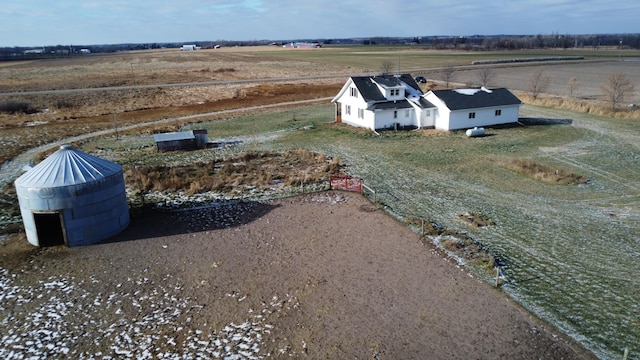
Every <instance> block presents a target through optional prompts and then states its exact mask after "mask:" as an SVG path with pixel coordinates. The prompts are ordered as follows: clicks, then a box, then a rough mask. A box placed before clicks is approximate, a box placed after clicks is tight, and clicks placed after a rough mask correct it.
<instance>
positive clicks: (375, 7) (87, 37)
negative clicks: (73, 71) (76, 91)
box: [0, 0, 640, 46]
mask: <svg viewBox="0 0 640 360" xmlns="http://www.w3.org/2000/svg"><path fill="white" fill-rule="evenodd" d="M639 20H640V2H639V1H638V0H618V1H609V0H504V1H503V0H500V1H498V0H446V1H445V0H342V1H335V0H324V1H313V0H311V1H309V0H180V1H177V0H171V1H170V0H2V3H1V4H0V46H44V45H58V44H60V45H68V44H75V45H83V44H84V45H91V44H119V43H153V42H188V41H206V40H211V41H215V40H288V39H301V38H311V39H319V38H326V39H331V38H353V37H356V38H362V37H373V36H390V37H395V36H428V35H498V34H509V35H521V34H525V35H538V34H553V33H557V34H604V33H638V32H640V26H639V25H638V22H639Z"/></svg>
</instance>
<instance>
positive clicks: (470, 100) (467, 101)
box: [432, 88, 522, 111]
mask: <svg viewBox="0 0 640 360" xmlns="http://www.w3.org/2000/svg"><path fill="white" fill-rule="evenodd" d="M432 92H433V94H435V95H436V96H437V97H438V98H440V100H442V101H443V102H444V103H445V104H446V105H447V107H448V108H449V109H450V110H452V111H455V110H462V109H477V108H484V107H496V106H505V105H519V104H522V101H520V99H518V98H517V97H516V96H515V95H513V94H512V93H511V92H510V91H509V90H507V89H505V88H498V89H491V90H489V91H486V89H485V90H482V89H458V90H432Z"/></svg>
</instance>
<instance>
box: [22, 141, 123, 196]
mask: <svg viewBox="0 0 640 360" xmlns="http://www.w3.org/2000/svg"><path fill="white" fill-rule="evenodd" d="M121 171H122V167H121V166H120V165H118V164H116V163H113V162H111V161H108V160H105V159H102V158H99V157H96V156H93V155H89V154H87V153H85V152H82V151H79V150H76V149H74V148H72V147H71V146H69V145H62V146H61V147H60V149H59V150H58V151H56V152H55V153H53V154H51V155H50V156H49V157H47V158H46V159H45V160H43V161H42V162H40V163H39V164H38V165H36V166H34V167H33V168H32V169H30V170H29V171H27V172H26V173H24V174H22V175H21V176H20V177H19V178H18V179H16V181H15V185H16V187H27V188H51V187H62V186H69V185H75V184H81V183H88V182H92V181H96V180H100V179H104V178H106V177H108V176H110V175H113V174H116V173H119V172H121Z"/></svg>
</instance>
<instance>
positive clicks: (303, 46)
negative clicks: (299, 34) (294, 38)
mask: <svg viewBox="0 0 640 360" xmlns="http://www.w3.org/2000/svg"><path fill="white" fill-rule="evenodd" d="M282 47H284V48H294V49H315V48H321V47H322V44H320V43H317V42H291V43H286V44H283V45H282Z"/></svg>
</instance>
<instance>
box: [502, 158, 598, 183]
mask: <svg viewBox="0 0 640 360" xmlns="http://www.w3.org/2000/svg"><path fill="white" fill-rule="evenodd" d="M502 165H503V166H504V167H506V168H507V169H510V170H512V171H515V172H517V173H518V174H521V175H525V176H528V177H530V178H533V179H535V180H539V181H543V182H546V183H550V184H559V185H579V184H587V183H588V181H589V180H588V179H587V178H586V177H584V176H582V175H578V174H574V173H573V172H568V171H566V170H563V169H558V168H551V167H549V166H546V165H542V164H538V163H536V162H534V161H533V160H529V159H510V160H508V161H504V162H502Z"/></svg>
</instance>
